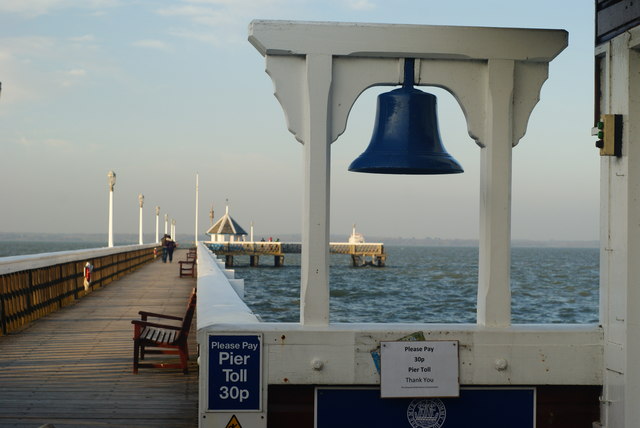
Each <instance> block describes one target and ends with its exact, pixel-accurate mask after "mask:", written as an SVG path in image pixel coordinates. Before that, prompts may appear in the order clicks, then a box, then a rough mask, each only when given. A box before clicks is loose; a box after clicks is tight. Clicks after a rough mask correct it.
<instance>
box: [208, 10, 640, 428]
mask: <svg viewBox="0 0 640 428" xmlns="http://www.w3.org/2000/svg"><path fill="white" fill-rule="evenodd" d="M249 41H250V42H251V43H252V44H253V45H254V46H255V47H256V49H257V50H258V52H259V53H260V54H262V55H263V56H264V57H265V60H266V71H267V73H268V74H269V76H270V77H271V79H272V80H273V83H274V86H275V96H276V98H277V99H278V100H279V102H280V104H281V105H282V108H283V110H284V113H285V117H286V123H287V127H288V129H289V130H290V131H291V132H292V134H293V135H294V136H295V138H296V140H298V141H299V142H300V143H302V144H303V145H304V153H305V155H304V175H305V180H304V182H305V184H304V209H303V230H302V268H301V280H300V322H299V323H261V322H258V321H257V319H256V317H255V316H254V315H253V314H251V313H250V310H248V308H246V307H242V305H241V304H239V303H238V304H236V303H233V302H232V300H234V299H233V298H232V296H229V295H223V294H224V293H225V292H224V291H222V290H224V286H223V285H219V284H217V283H215V281H213V282H212V283H209V284H207V282H211V281H212V278H214V277H216V278H221V279H222V278H223V276H224V275H222V276H221V275H219V274H214V273H211V275H209V279H206V278H204V277H203V278H198V341H199V344H200V365H201V374H200V426H202V427H223V428H224V427H236V428H238V427H242V428H257V427H260V428H264V427H267V426H269V427H281V428H282V427H284V428H286V427H296V428H301V427H309V428H311V427H314V426H315V427H318V428H323V427H332V428H335V427H347V426H348V427H353V426H376V424H375V423H374V424H373V425H366V424H363V418H365V417H367V418H369V419H367V420H371V418H373V419H374V421H378V422H381V421H385V422H384V423H383V424H382V425H383V426H394V427H407V428H411V427H413V428H417V427H421V428H424V427H429V428H436V427H437V428H440V427H456V426H478V427H482V426H492V427H493V426H497V425H496V423H495V422H496V420H497V419H496V418H498V419H499V420H500V421H501V422H503V423H504V421H505V420H507V421H512V422H513V425H508V424H507V425H508V426H518V427H534V426H537V427H547V426H565V427H567V426H571V425H570V424H569V422H571V421H573V422H575V423H579V424H580V426H591V425H590V424H591V423H592V422H596V421H597V420H598V406H599V402H598V396H599V394H600V391H601V385H602V382H603V376H602V367H603V354H602V341H603V332H602V329H601V328H600V327H598V326H596V325H579V326H576V325H526V326H525V325H512V324H511V292H510V279H509V277H510V223H511V215H510V212H511V150H512V149H513V147H514V146H516V144H517V143H518V141H519V140H520V138H521V137H522V136H523V135H524V133H525V130H526V127H527V121H528V118H529V115H530V114H531V111H532V109H533V108H534V106H535V105H536V103H537V101H538V99H539V94H540V89H541V86H542V84H543V83H544V81H545V80H546V79H547V73H548V64H549V62H550V61H551V60H553V58H555V57H556V56H557V55H558V54H559V53H560V52H561V51H562V50H563V49H564V48H565V47H566V46H567V33H566V32H565V31H562V30H539V29H535V30H534V29H506V28H478V27H441V26H416V25H383V24H348V23H313V22H289V21H253V22H252V23H251V25H250V28H249ZM406 58H413V59H414V62H413V64H414V65H413V68H414V70H413V73H414V79H415V84H416V85H432V86H438V87H441V88H444V89H446V90H448V91H449V92H451V93H452V94H453V96H454V97H455V99H456V100H457V101H458V102H459V104H460V106H461V108H462V110H463V112H464V115H465V117H466V121H467V126H468V132H469V135H470V136H471V137H472V138H473V140H475V142H476V143H477V145H478V147H479V150H481V153H482V154H481V165H480V170H481V172H480V177H479V183H480V195H481V197H480V201H481V202H480V247H479V250H480V259H479V276H478V298H477V322H476V323H475V324H420V323H419V322H420V320H416V321H417V323H416V324H334V323H330V322H329V280H328V277H329V275H328V272H329V253H328V248H329V245H328V244H329V201H330V188H329V184H330V148H331V143H332V142H334V141H335V140H336V139H337V138H338V137H339V136H340V134H342V132H343V131H344V130H345V127H346V123H347V117H348V114H349V111H350V109H351V106H352V105H353V103H354V102H355V100H356V98H357V97H358V96H359V95H360V93H362V92H363V91H364V90H365V89H367V88H368V87H371V86H374V85H399V84H402V83H403V76H404V71H405V70H404V68H405V59H406ZM638 199H639V200H640V198H638ZM199 251H202V252H205V251H206V248H205V247H204V246H202V245H200V246H199ZM203 260H206V258H205V257H203V255H200V254H199V255H198V262H199V263H201V261H202V262H203ZM203 263H204V262H203ZM214 265H215V263H214ZM198 272H199V274H200V272H205V270H204V269H202V268H201V267H199V269H198ZM211 272H214V270H212V271H211ZM214 308H217V309H214ZM201 310H202V313H201ZM399 342H402V343H400V344H399ZM414 354H415V355H414ZM436 355H437V356H436ZM426 356H428V357H429V359H427V357H426ZM390 367H391V368H390ZM394 367H395V369H394ZM393 370H399V371H400V374H395V375H394V374H393V373H391V372H392V371H393ZM381 371H382V373H385V375H384V376H381ZM413 373H425V375H424V376H414V375H413ZM427 374H428V375H427ZM431 374H433V376H431ZM388 376H391V378H389V377H388ZM409 378H410V379H413V380H414V381H413V382H409V381H408V380H406V379H409ZM422 378H424V379H425V380H423V381H419V380H418V379H422ZM426 379H431V381H428V380H426ZM407 383H414V384H415V386H417V387H418V388H416V389H415V391H416V392H411V391H412V390H413V389H412V388H409V386H407ZM431 384H434V385H435V386H437V388H435V389H430V388H428V387H426V385H428V386H431ZM403 388H404V389H403ZM398 391H400V392H398ZM430 391H431V392H430ZM399 396H401V397H408V398H397V397H399ZM381 397H384V398H381ZM496 406H497V408H498V410H495V408H496ZM636 407H637V406H636ZM491 409H493V410H491ZM505 409H510V410H514V412H508V411H507V410H505ZM516 415H520V416H521V417H522V418H523V419H518V420H516V419H510V418H515V417H516ZM465 418H472V419H473V424H472V423H471V422H470V420H469V419H465ZM554 418H555V419H554ZM564 422H567V424H563V423H564ZM553 423H555V425H553ZM483 424H484V425H483ZM377 426H380V425H377ZM503 426H504V425H503ZM620 426H622V425H620ZM625 426H630V425H625Z"/></svg>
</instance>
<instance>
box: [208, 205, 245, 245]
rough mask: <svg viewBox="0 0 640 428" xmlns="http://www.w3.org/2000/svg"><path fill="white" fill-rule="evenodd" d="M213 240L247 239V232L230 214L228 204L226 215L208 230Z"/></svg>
mask: <svg viewBox="0 0 640 428" xmlns="http://www.w3.org/2000/svg"><path fill="white" fill-rule="evenodd" d="M207 234H209V235H211V241H212V242H240V241H246V237H247V232H245V230H244V229H243V228H242V226H240V225H239V224H238V222H237V221H235V220H234V219H233V218H232V217H231V216H230V215H229V205H227V208H226V212H225V213H224V215H223V216H222V217H221V218H220V220H218V221H217V222H215V224H214V225H213V226H211V227H210V228H209V230H207Z"/></svg>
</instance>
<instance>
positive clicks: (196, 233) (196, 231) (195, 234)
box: [193, 173, 199, 247]
mask: <svg viewBox="0 0 640 428" xmlns="http://www.w3.org/2000/svg"><path fill="white" fill-rule="evenodd" d="M198 181H199V176H198V173H196V218H195V228H194V229H195V230H194V235H193V244H194V245H195V246H196V247H197V246H198Z"/></svg>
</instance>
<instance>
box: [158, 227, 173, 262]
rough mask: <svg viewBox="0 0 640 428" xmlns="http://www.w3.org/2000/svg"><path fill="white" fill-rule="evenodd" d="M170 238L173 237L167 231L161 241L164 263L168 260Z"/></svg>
mask: <svg viewBox="0 0 640 428" xmlns="http://www.w3.org/2000/svg"><path fill="white" fill-rule="evenodd" d="M170 240H171V238H170V237H169V235H167V234H166V233H165V234H164V236H163V237H162V240H161V241H160V242H161V243H162V263H166V262H167V254H168V253H169V249H168V247H167V243H168V242H169V241H170Z"/></svg>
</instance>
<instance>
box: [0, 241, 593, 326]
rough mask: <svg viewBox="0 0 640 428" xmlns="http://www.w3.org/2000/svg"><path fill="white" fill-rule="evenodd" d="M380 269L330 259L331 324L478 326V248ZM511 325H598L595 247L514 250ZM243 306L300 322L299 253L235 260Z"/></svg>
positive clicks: (399, 252) (401, 252)
mask: <svg viewBox="0 0 640 428" xmlns="http://www.w3.org/2000/svg"><path fill="white" fill-rule="evenodd" d="M100 247H104V243H103V242H100V243H97V242H20V241H13V242H6V241H4V242H0V257H5V256H13V255H19V254H38V253H44V252H53V251H67V250H75V249H83V248H100ZM385 252H386V253H387V263H386V266H385V267H373V266H364V267H352V266H351V258H350V257H349V256H347V255H339V254H333V255H331V261H330V262H331V268H330V278H329V282H330V290H331V291H330V293H331V298H330V313H331V322H426V323H475V320H476V298H477V284H478V249H477V248H475V247H417V246H385ZM511 252H512V254H511V290H512V299H511V306H512V308H511V312H512V322H513V323H515V324H522V323H595V322H598V301H599V297H598V296H599V294H598V281H599V273H598V270H599V268H598V260H599V250H598V249H597V248H528V247H527V248H525V247H514V248H512V250H511ZM234 263H235V267H234V269H235V271H236V278H243V279H244V281H245V300H246V302H247V304H248V305H249V307H250V308H251V309H252V310H253V311H254V312H255V313H256V314H258V315H260V317H261V318H262V319H263V320H264V321H279V322H283V321H284V322H298V321H299V319H300V312H299V311H300V309H299V308H300V255H296V254H286V255H285V262H284V266H283V267H273V257H268V256H262V257H261V258H260V266H259V267H249V258H248V257H238V256H236V257H234Z"/></svg>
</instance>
